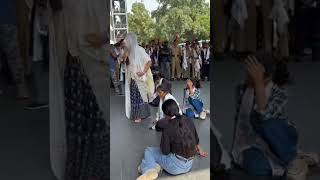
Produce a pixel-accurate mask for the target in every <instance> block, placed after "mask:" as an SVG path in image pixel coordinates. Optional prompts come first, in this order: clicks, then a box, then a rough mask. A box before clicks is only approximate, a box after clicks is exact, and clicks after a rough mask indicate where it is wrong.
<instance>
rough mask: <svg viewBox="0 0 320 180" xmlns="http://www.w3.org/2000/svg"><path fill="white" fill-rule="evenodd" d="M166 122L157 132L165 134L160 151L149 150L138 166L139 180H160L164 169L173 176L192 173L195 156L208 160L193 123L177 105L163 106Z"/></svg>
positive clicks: (157, 126)
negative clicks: (157, 179) (158, 179)
mask: <svg viewBox="0 0 320 180" xmlns="http://www.w3.org/2000/svg"><path fill="white" fill-rule="evenodd" d="M162 111H163V112H164V114H165V118H166V119H165V120H161V121H158V123H157V124H156V129H157V130H160V131H162V137H161V143H160V148H157V147H148V148H146V150H145V152H144V158H143V160H142V162H141V164H140V166H139V167H138V170H139V172H140V173H141V174H142V175H141V176H140V177H138V178H137V180H151V179H156V178H157V177H158V174H159V173H160V171H161V169H164V170H165V171H166V172H168V173H169V174H172V175H179V174H183V173H187V172H189V171H190V170H191V167H192V163H193V159H194V157H195V156H196V155H197V154H198V155H200V156H203V157H207V156H208V153H207V152H204V151H202V149H201V147H200V145H199V137H198V134H197V130H196V128H195V126H194V124H193V122H192V121H191V120H189V119H187V118H186V117H184V116H181V115H180V113H179V107H178V105H177V103H176V102H175V101H174V100H172V99H168V100H166V101H165V102H164V103H163V105H162Z"/></svg>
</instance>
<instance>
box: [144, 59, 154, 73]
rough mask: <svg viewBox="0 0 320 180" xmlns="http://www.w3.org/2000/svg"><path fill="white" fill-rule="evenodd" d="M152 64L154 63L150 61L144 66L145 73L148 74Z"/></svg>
mask: <svg viewBox="0 0 320 180" xmlns="http://www.w3.org/2000/svg"><path fill="white" fill-rule="evenodd" d="M151 64H152V62H151V61H148V63H147V64H146V65H145V66H144V70H143V73H144V74H145V73H147V72H148V70H149V68H150V67H151Z"/></svg>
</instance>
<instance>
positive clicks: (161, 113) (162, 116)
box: [156, 93, 183, 121]
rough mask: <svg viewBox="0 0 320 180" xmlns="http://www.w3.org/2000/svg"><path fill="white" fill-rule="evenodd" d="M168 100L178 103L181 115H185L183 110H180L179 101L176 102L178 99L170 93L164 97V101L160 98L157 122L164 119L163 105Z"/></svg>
mask: <svg viewBox="0 0 320 180" xmlns="http://www.w3.org/2000/svg"><path fill="white" fill-rule="evenodd" d="M168 99H172V100H174V101H175V102H176V103H177V105H178V106H179V113H180V114H181V115H182V114H183V113H182V110H181V108H180V105H179V103H178V101H177V100H176V98H175V97H173V96H172V95H171V94H170V93H168V94H167V95H166V96H165V97H164V100H162V99H161V98H160V102H159V110H158V113H157V118H156V120H157V121H158V120H160V119H162V118H164V113H163V111H162V104H163V103H164V102H165V101H166V100H168Z"/></svg>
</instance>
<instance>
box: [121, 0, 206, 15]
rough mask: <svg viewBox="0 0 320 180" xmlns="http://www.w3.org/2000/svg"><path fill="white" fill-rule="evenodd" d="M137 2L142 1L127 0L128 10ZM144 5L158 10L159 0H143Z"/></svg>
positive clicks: (151, 9)
mask: <svg viewBox="0 0 320 180" xmlns="http://www.w3.org/2000/svg"><path fill="white" fill-rule="evenodd" d="M135 2H141V0H127V6H128V7H127V11H128V12H130V11H131V6H132V4H133V3H135ZM207 2H209V3H210V0H207ZM143 3H144V5H145V6H146V9H147V10H149V12H151V11H153V10H156V9H157V7H158V5H159V4H158V2H157V1H156V0H143Z"/></svg>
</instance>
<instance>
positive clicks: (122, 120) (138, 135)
mask: <svg viewBox="0 0 320 180" xmlns="http://www.w3.org/2000/svg"><path fill="white" fill-rule="evenodd" d="M209 87H210V85H209V83H208V82H207V83H205V84H204V87H203V88H202V90H201V97H202V99H203V101H204V104H205V107H207V108H208V107H210V95H209V94H210V88H209ZM183 88H184V83H182V82H174V83H173V87H172V91H173V95H174V96H175V97H176V98H177V100H178V101H179V102H180V103H182V98H183ZM110 106H111V109H110V112H111V117H112V118H111V158H110V159H111V162H112V164H111V168H110V169H111V179H119V180H120V179H121V180H132V179H135V178H136V177H137V176H138V173H137V167H138V165H139V163H140V162H141V159H142V157H143V152H144V149H145V148H146V147H147V146H159V145H160V135H161V133H159V132H156V131H152V130H149V129H148V127H149V125H150V121H151V120H150V119H148V120H146V122H144V123H143V124H134V123H133V122H132V121H129V120H128V119H127V118H126V117H125V110H124V107H125V100H124V97H123V96H122V97H120V96H113V97H111V98H110ZM152 111H153V113H152V114H154V115H155V113H156V109H155V108H154V109H152ZM194 123H195V125H196V128H197V130H198V133H199V138H200V144H201V145H202V146H203V148H204V149H205V150H207V151H208V152H209V151H210V149H209V148H210V142H209V141H210V131H209V128H210V120H209V119H207V120H194ZM209 158H210V157H208V158H205V159H200V158H197V159H196V160H195V162H194V165H193V170H192V171H191V172H190V173H188V174H186V175H181V176H176V177H174V178H173V177H172V176H168V175H167V174H162V176H161V178H160V179H167V178H170V179H172V180H174V179H177V180H182V179H184V180H189V179H197V180H198V179H199V180H200V179H201V180H207V179H209V172H210V171H209V166H210V164H209V163H210V159H209ZM117 177H118V178H117Z"/></svg>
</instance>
